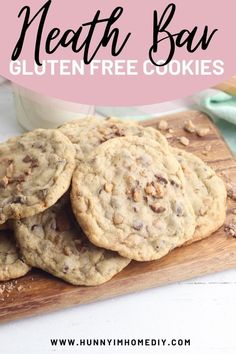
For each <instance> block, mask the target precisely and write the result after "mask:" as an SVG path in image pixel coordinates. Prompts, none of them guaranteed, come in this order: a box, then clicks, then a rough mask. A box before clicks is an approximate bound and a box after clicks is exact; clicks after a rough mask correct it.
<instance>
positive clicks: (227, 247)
mask: <svg viewBox="0 0 236 354" xmlns="http://www.w3.org/2000/svg"><path fill="white" fill-rule="evenodd" d="M164 119H166V120H167V121H168V122H169V126H170V128H173V129H174V133H173V137H172V138H170V139H169V142H170V143H171V144H172V145H174V146H178V147H180V148H181V147H182V148H183V146H182V145H181V144H180V143H179V141H178V137H180V136H186V137H187V138H188V139H189V140H190V144H189V146H187V147H186V148H185V149H186V150H188V151H190V152H194V153H195V154H196V155H198V156H199V157H201V158H202V159H203V160H205V161H206V162H208V163H209V164H210V166H212V167H213V168H214V169H216V170H217V172H218V173H219V174H221V175H223V177H224V178H225V179H226V180H228V179H229V180H231V181H232V183H233V182H234V183H236V161H235V159H234V158H233V156H232V153H231V152H230V150H229V148H228V147H227V146H226V144H225V142H224V140H223V138H222V137H221V136H220V134H219V132H218V131H217V129H216V127H215V126H214V125H213V124H212V122H211V121H210V120H209V119H208V118H207V117H206V116H205V115H204V114H202V113H200V112H191V111H188V112H185V113H181V114H176V115H173V116H168V117H167V116H166V117H164ZM186 119H192V121H193V122H194V124H196V125H197V126H199V127H209V128H210V133H209V134H208V135H207V136H206V137H203V138H199V137H197V136H196V135H195V134H190V133H187V132H185V131H184V130H183V125H184V120H186ZM144 125H146V126H153V127H157V125H158V120H157V119H153V120H151V121H148V122H145V124H144ZM206 145H211V151H210V152H209V153H208V154H207V155H204V154H203V152H204V147H205V146H206ZM234 208H236V202H235V201H234V202H233V201H232V200H229V201H228V213H227V214H228V216H227V218H228V219H229V220H230V219H231V218H232V210H233V209H234ZM234 267H236V239H235V238H233V237H231V236H228V235H226V233H225V232H224V228H223V227H222V228H221V229H220V230H218V231H217V232H216V233H215V234H214V235H212V236H211V237H209V238H207V239H205V240H202V241H199V242H196V243H194V244H192V245H190V246H185V247H181V248H179V249H176V250H174V251H172V252H171V253H170V254H169V255H167V256H166V257H164V258H162V259H161V260H158V261H153V262H146V263H137V262H132V263H131V264H130V265H129V266H128V267H127V268H126V269H125V270H123V271H122V272H121V273H120V274H118V275H117V276H116V277H114V278H113V279H112V280H110V281H109V282H107V283H106V284H104V285H100V286H96V287H76V286H72V285H69V284H67V283H65V282H64V281H62V280H60V279H57V278H54V277H52V276H50V275H48V274H46V273H44V272H41V271H39V270H33V271H32V272H30V273H29V274H28V275H27V276H25V277H23V278H21V279H18V280H17V281H12V282H8V283H1V284H0V322H6V321H10V320H13V319H21V318H24V317H28V316H33V315H39V314H42V313H46V312H50V311H54V310H59V309H63V308H67V307H70V306H75V305H80V304H84V303H89V302H94V301H99V300H102V299H106V298H111V297H114V296H118V295H124V294H127V293H131V292H136V291H140V290H143V289H147V288H152V287H157V286H162V285H165V284H168V283H172V282H177V281H181V280H186V279H190V278H193V277H196V276H200V275H205V274H209V273H213V272H217V271H222V270H225V269H230V268H234ZM1 289H2V290H1ZM3 289H4V290H3Z"/></svg>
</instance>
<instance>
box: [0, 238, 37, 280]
mask: <svg viewBox="0 0 236 354" xmlns="http://www.w3.org/2000/svg"><path fill="white" fill-rule="evenodd" d="M29 270H30V267H29V266H28V265H27V264H25V263H24V262H23V261H22V260H21V259H20V255H19V252H18V249H17V246H16V242H15V239H14V235H13V233H11V232H9V231H1V232H0V281H7V280H11V279H16V278H20V277H23V276H24V275H25V274H26V273H28V272H29Z"/></svg>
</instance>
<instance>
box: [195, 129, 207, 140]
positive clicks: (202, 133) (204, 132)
mask: <svg viewBox="0 0 236 354" xmlns="http://www.w3.org/2000/svg"><path fill="white" fill-rule="evenodd" d="M196 132H197V135H198V136H199V137H200V138H202V137H204V136H206V135H208V134H209V132H210V129H209V128H199V129H197V131H196Z"/></svg>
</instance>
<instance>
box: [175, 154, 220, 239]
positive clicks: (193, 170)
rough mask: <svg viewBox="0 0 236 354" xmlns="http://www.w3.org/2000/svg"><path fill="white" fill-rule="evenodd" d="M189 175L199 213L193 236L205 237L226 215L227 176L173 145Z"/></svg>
mask: <svg viewBox="0 0 236 354" xmlns="http://www.w3.org/2000/svg"><path fill="white" fill-rule="evenodd" d="M173 153H174V155H175V156H176V158H177V160H178V161H179V163H180V165H181V167H182V169H183V172H184V175H185V178H186V191H187V195H188V197H189V199H190V202H191V204H192V206H193V209H194V212H195V214H196V222H197V225H196V230H195V233H194V237H193V239H192V240H190V241H188V242H187V243H188V244H190V243H192V242H195V241H198V240H201V239H203V238H205V237H208V236H210V235H211V234H212V233H213V232H215V231H216V230H218V229H219V228H220V227H221V226H222V225H223V224H224V220H225V217H226V197H227V193H226V188H225V185H224V182H223V180H222V179H221V178H220V177H218V176H217V175H216V173H215V172H214V171H213V170H212V169H211V168H210V167H209V166H207V165H206V164H205V163H204V162H203V161H202V160H200V159H199V158H198V157H197V156H195V155H193V154H191V153H189V152H186V151H183V150H180V149H176V148H174V149H173Z"/></svg>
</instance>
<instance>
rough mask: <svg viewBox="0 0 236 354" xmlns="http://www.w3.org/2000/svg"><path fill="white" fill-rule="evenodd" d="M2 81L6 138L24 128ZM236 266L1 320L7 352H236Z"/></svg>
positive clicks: (0, 107) (2, 135)
mask: <svg viewBox="0 0 236 354" xmlns="http://www.w3.org/2000/svg"><path fill="white" fill-rule="evenodd" d="M21 131H22V130H21V128H20V127H19V126H18V124H17V122H16V119H15V113H14V107H13V101H12V95H11V91H10V88H9V86H8V85H6V84H3V85H1V86H0V140H4V139H7V138H8V137H10V136H12V135H15V134H18V133H20V132H21ZM235 318H236V270H231V271H225V272H222V273H218V274H214V275H210V276H206V277H202V278H198V279H194V280H191V281H186V282H181V283H177V284H173V285H169V286H165V287H162V288H157V289H152V290H146V291H143V292H140V293H137V294H131V295H126V296H122V297H118V298H115V299H111V300H107V301H102V302H99V303H94V304H91V305H83V306H80V307H76V308H72V309H68V310H64V311H60V312H56V313H52V314H49V315H44V316H40V317H34V318H30V319H25V320H21V321H16V322H11V323H9V324H4V325H0V352H1V353H3V354H15V353H17V354H25V353H33V354H42V353H44V354H47V353H63V354H67V353H93V354H97V353H109V354H110V353H125V354H129V353H140V354H141V353H142V354H143V353H161V354H162V353H163V354H165V353H181V354H182V353H188V354H199V353H201V354H218V353H220V354H235V353H236V335H235ZM51 338H65V339H70V338H71V339H73V338H75V339H77V340H79V339H97V338H105V339H109V338H115V339H119V338H127V339H133V338H144V339H145V338H156V339H158V338H159V339H162V338H166V339H167V340H171V339H172V338H175V339H178V338H182V339H185V338H186V339H190V340H191V346H190V347H189V346H186V347H177V346H175V347H172V346H166V347H151V346H149V347H131V346H130V347H108V346H107V347H89V346H87V347H77V346H75V347H69V346H67V347H52V346H51V345H50V339H51Z"/></svg>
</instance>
